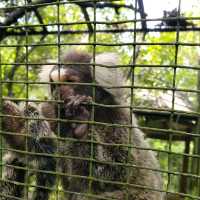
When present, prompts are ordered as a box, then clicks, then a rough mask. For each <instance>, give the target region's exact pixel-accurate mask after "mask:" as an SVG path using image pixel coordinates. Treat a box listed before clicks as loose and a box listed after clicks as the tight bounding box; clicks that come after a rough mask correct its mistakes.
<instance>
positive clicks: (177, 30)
mask: <svg viewBox="0 0 200 200" xmlns="http://www.w3.org/2000/svg"><path fill="white" fill-rule="evenodd" d="M180 8H181V0H179V1H178V16H177V27H176V43H175V55H174V68H173V80H172V105H171V107H172V109H171V113H170V130H171V129H173V126H172V123H173V117H174V109H175V108H174V104H175V92H176V73H177V61H178V48H179V30H180V25H179V21H178V17H180ZM170 130H169V131H170ZM168 142H169V146H168V151H169V153H168V177H167V186H166V193H167V192H168V191H169V187H170V184H171V174H170V173H169V171H171V161H172V159H171V153H172V142H173V132H171V131H170V134H169V140H168ZM165 198H166V200H167V195H166V197H165Z"/></svg>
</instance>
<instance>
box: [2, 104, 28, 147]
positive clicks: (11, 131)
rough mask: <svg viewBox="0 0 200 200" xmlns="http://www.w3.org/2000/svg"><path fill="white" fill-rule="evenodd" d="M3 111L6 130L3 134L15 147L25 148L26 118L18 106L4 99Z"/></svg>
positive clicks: (4, 128) (3, 127) (4, 129)
mask: <svg viewBox="0 0 200 200" xmlns="http://www.w3.org/2000/svg"><path fill="white" fill-rule="evenodd" d="M2 113H3V114H4V115H9V116H3V117H2V129H3V131H5V132H4V133H3V136H4V138H5V140H6V142H7V143H8V144H9V145H10V146H11V147H12V148H14V149H23V148H24V144H25V136H24V135H20V134H22V133H23V129H24V125H25V119H23V116H22V113H21V111H20V109H19V108H18V106H17V105H16V104H15V103H13V102H11V101H4V102H3V108H2Z"/></svg>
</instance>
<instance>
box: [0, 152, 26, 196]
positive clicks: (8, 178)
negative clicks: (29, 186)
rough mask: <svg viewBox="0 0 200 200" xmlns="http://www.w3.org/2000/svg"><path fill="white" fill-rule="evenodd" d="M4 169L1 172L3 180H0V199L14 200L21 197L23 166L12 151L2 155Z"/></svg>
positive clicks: (22, 190)
mask: <svg viewBox="0 0 200 200" xmlns="http://www.w3.org/2000/svg"><path fill="white" fill-rule="evenodd" d="M4 160H5V161H4V162H5V165H6V166H5V169H4V172H3V180H1V182H0V199H1V200H14V199H19V198H23V196H24V185H23V184H24V182H25V169H22V168H24V167H25V165H24V163H22V162H21V161H19V159H18V157H17V156H15V155H14V154H12V153H8V154H6V155H5V157H4Z"/></svg>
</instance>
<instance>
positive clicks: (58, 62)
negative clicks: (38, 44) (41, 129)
mask: <svg viewBox="0 0 200 200" xmlns="http://www.w3.org/2000/svg"><path fill="white" fill-rule="evenodd" d="M57 30H58V34H57V66H58V80H59V82H60V67H61V60H60V54H61V45H60V0H57ZM56 87H57V86H56ZM58 87H59V86H58ZM57 95H58V97H57V98H58V100H60V99H61V98H60V93H59V92H58V94H57ZM57 108H58V110H57V115H58V117H57V118H58V119H60V118H61V115H60V109H61V108H60V104H57ZM57 137H60V121H59V122H58V127H57ZM59 143H60V142H59V139H58V138H57V142H56V153H57V154H59V146H60V145H59ZM58 159H59V158H56V172H58V171H59V166H58V165H59V161H58ZM56 200H59V174H58V173H56Z"/></svg>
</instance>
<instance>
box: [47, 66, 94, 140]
mask: <svg viewBox="0 0 200 200" xmlns="http://www.w3.org/2000/svg"><path fill="white" fill-rule="evenodd" d="M49 76H50V77H49V78H50V81H51V82H53V83H55V84H51V93H52V96H53V97H54V98H55V99H60V100H63V101H64V103H63V104H61V106H60V108H61V113H62V116H61V117H62V118H66V119H73V120H80V121H88V120H89V118H90V109H89V107H88V103H89V102H90V101H91V94H92V88H91V86H86V85H85V84H81V83H90V82H91V80H92V79H91V76H90V71H89V70H87V68H85V70H83V69H82V68H81V67H77V66H76V67H66V66H64V67H61V68H60V69H59V68H57V67H54V68H53V70H52V71H51V73H50V75H49ZM56 83H58V84H56ZM62 83H63V84H62ZM70 125H71V130H72V132H73V135H74V136H75V137H78V138H82V137H83V136H84V135H85V133H86V130H87V128H88V125H87V124H77V123H76V124H75V123H72V124H70Z"/></svg>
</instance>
